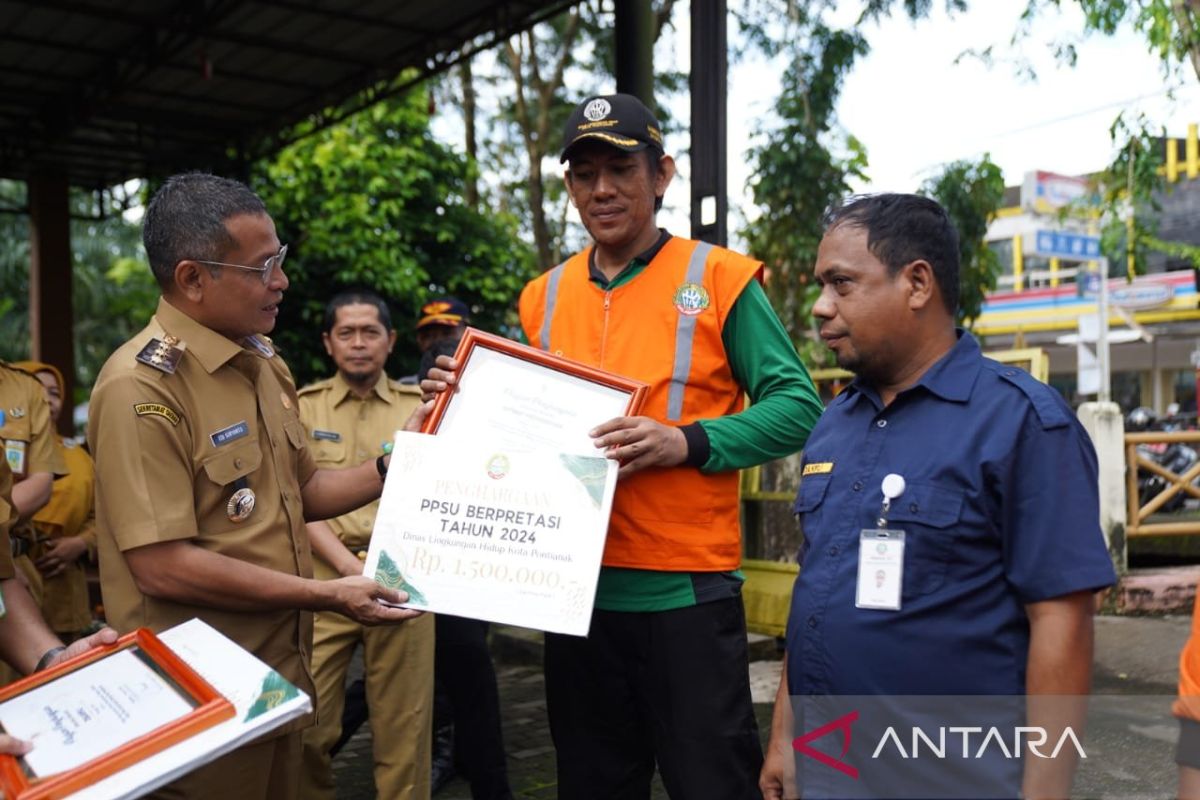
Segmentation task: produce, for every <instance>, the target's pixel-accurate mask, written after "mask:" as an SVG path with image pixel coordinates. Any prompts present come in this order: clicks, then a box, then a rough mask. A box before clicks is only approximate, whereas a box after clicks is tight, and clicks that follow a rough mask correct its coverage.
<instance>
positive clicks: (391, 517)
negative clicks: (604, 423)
mask: <svg viewBox="0 0 1200 800" xmlns="http://www.w3.org/2000/svg"><path fill="white" fill-rule="evenodd" d="M616 478H617V464H616V462H615V461H612V460H610V459H606V458H604V457H603V456H602V455H600V454H599V453H597V454H596V455H576V454H574V453H560V452H553V451H548V450H536V451H529V450H517V449H510V448H509V447H506V446H504V445H502V444H492V443H489V442H488V441H487V440H476V441H473V442H469V441H465V440H460V439H453V440H450V439H446V438H444V437H441V436H426V435H423V434H417V433H405V432H398V433H397V434H396V441H395V446H394V448H393V450H392V459H391V466H390V467H389V468H388V474H387V481H386V482H385V484H384V487H383V498H382V500H381V502H380V505H379V513H378V515H377V516H376V519H375V531H374V533H373V534H372V536H371V546H370V549H369V551H368V553H367V560H366V563H365V568H364V572H363V574H364V575H366V576H367V577H369V578H374V579H375V580H376V581H378V582H379V583H381V584H383V585H385V586H389V587H391V588H395V589H400V590H402V591H405V592H407V593H408V595H409V601H408V602H407V603H405V604H404V605H405V607H407V608H417V609H422V610H427V611H433V612H440V613H445V614H453V615H455V616H461V617H471V618H475V619H485V620H490V621H493V622H501V623H506V624H510V625H520V626H523V627H527V628H537V629H540V630H545V631H554V632H558V633H570V634H575V635H584V634H586V633H587V631H588V626H589V624H590V622H591V616H592V604H593V601H594V600H595V595H596V578H597V576H598V574H599V571H600V557H601V555H602V554H603V551H604V538H605V533H606V531H607V529H608V517H609V513H610V512H611V510H612V497H613V490H614V488H615V487H616Z"/></svg>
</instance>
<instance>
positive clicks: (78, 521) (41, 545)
mask: <svg viewBox="0 0 1200 800" xmlns="http://www.w3.org/2000/svg"><path fill="white" fill-rule="evenodd" d="M14 366H17V367H19V368H20V369H23V370H25V371H26V372H28V373H29V374H30V375H32V376H33V377H34V378H36V379H37V380H38V382H39V383H41V384H42V388H43V389H45V392H46V402H47V403H48V404H49V406H50V420H51V423H52V424H55V425H56V424H57V423H58V418H59V416H60V415H61V414H62V408H63V395H62V393H63V379H62V373H61V372H59V370H58V368H57V367H55V366H54V365H52V364H46V363H44V362H41V361H20V362H17V363H16V364H15V365H14ZM58 445H59V447H60V449H61V455H62V458H63V461H64V462H65V464H66V467H67V469H68V474H67V475H65V476H63V477H61V478H59V479H58V480H56V481H55V482H54V488H53V490H52V492H51V495H50V502H48V503H47V504H46V505H45V506H43V507H42V508H41V510H39V511H38V512H37V513H36V514H34V516H33V527H34V529H35V530H36V531H37V534H38V544H37V546H35V548H34V551H33V554H34V559H35V560H34V566H36V567H37V568H38V571H39V572H40V573H41V576H42V615H43V616H44V617H45V618H46V621H47V622H48V623H49V624H50V627H51V628H53V629H54V632H55V633H56V634H58V635H59V636H60V637H62V639H63V640H64V641H67V642H72V641H74V640H75V639H77V638H79V637H80V636H82V635H83V634H84V633H85V632H86V631H87V629H88V628H89V627H91V625H92V622H93V620H92V607H91V601H90V600H89V597H88V575H87V573H88V569H87V568H88V565H89V564H93V563H95V560H96V514H95V487H96V468H95V465H94V464H93V463H92V458H91V456H89V455H88V454H87V452H86V451H85V450H84V449H83V448H82V447H80V446H79V445H78V444H77V443H76V442H75V440H74V439H72V438H70V437H66V436H63V437H60V438H59V442H58Z"/></svg>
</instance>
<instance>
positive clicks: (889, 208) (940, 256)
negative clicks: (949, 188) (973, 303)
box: [823, 194, 959, 316]
mask: <svg viewBox="0 0 1200 800" xmlns="http://www.w3.org/2000/svg"><path fill="white" fill-rule="evenodd" d="M823 222H824V226H825V232H826V233H828V232H830V231H832V230H833V229H834V228H837V227H839V226H842V225H851V226H853V227H856V228H861V229H863V230H865V231H866V232H867V249H868V250H870V251H871V254H872V255H874V256H875V257H876V258H878V259H879V260H880V261H882V262H883V263H884V265H886V266H887V268H888V272H889V273H890V274H892V275H895V274H896V273H898V272H899V271H900V270H901V269H903V267H904V266H905V265H906V264H911V263H912V262H914V261H927V262H929V265H930V266H931V267H933V276H934V279H935V280H936V281H937V285H938V289H939V290H940V291H941V294H942V304H943V305H944V306H945V307H946V310H947V311H948V312H950V314H951V316H953V315H954V314H955V312H956V311H957V310H958V295H959V257H958V231H957V230H955V228H954V223H953V222H951V221H950V216H949V215H948V214H947V213H946V210H945V209H944V208H942V206H941V205H939V204H938V203H937V201H935V200H931V199H929V198H928V197H921V196H920V195H915V194H870V195H858V196H856V197H851V198H849V199H848V200H846V201H845V202H844V203H843V204H841V205H837V206H834V207H833V208H830V209H829V210H828V211H827V212H825V218H824V220H823Z"/></svg>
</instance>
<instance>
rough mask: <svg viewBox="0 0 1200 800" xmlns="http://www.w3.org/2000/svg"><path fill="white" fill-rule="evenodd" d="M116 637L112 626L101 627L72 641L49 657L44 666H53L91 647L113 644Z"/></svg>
mask: <svg viewBox="0 0 1200 800" xmlns="http://www.w3.org/2000/svg"><path fill="white" fill-rule="evenodd" d="M118 638H119V637H118V636H117V632H116V631H115V630H113V629H112V628H101V629H100V630H98V631H96V632H95V633H93V634H92V635H91V636H85V637H83V638H82V639H79V640H78V641H75V642H72V643H71V646H70V647H68V648H67V649H66V650H63V651H62V652H61V653H59V654H58V655H56V656H54V658H52V659H50V663H48V664H46V666H47V667H53V666H54V665H55V664H58V663H59V662H61V661H66V660H67V659H68V658H74V657H75V656H77V655H79V654H81V653H86V652H87V651H88V650H91V649H92V648H93V647H103V646H105V645H110V644H114V643H116V641H117V639H118Z"/></svg>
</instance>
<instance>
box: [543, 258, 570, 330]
mask: <svg viewBox="0 0 1200 800" xmlns="http://www.w3.org/2000/svg"><path fill="white" fill-rule="evenodd" d="M566 266H567V262H566V261H564V262H563V263H561V264H559V265H558V266H557V267H555V268H554V269H552V270H551V271H550V277H549V278H548V279H547V280H546V314H545V316H544V317H543V318H542V335H541V340H542V341H541V345H542V349H543V350H549V349H550V320H552V319H554V304H555V303H557V302H558V279H559V278H561V277H562V273H563V268H564V267H566Z"/></svg>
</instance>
